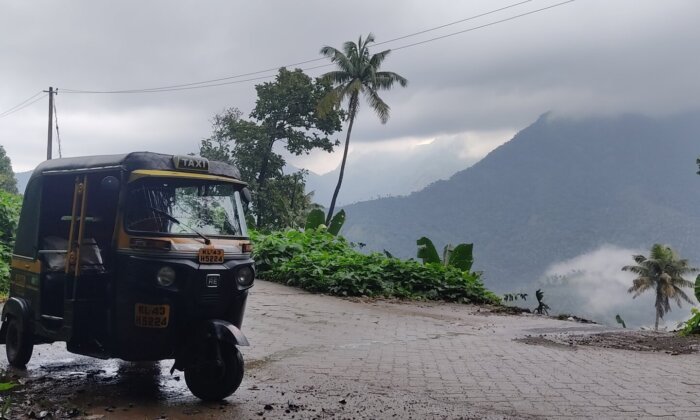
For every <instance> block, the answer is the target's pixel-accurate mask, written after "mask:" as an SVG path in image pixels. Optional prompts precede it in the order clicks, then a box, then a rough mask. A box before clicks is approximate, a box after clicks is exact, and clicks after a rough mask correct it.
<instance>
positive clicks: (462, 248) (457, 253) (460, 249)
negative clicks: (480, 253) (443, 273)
mask: <svg viewBox="0 0 700 420" xmlns="http://www.w3.org/2000/svg"><path fill="white" fill-rule="evenodd" d="M473 250H474V244H459V245H457V246H456V247H455V248H454V249H453V250H452V252H451V253H450V259H449V262H448V264H447V265H450V266H452V267H456V268H459V269H460V270H462V271H469V270H471V268H472V264H474V255H473V253H472V251H473Z"/></svg>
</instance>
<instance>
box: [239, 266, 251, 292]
mask: <svg viewBox="0 0 700 420" xmlns="http://www.w3.org/2000/svg"><path fill="white" fill-rule="evenodd" d="M235 276H236V283H238V285H239V286H240V287H248V286H250V285H251V284H253V277H255V275H254V274H253V269H252V268H250V266H247V265H246V266H243V267H241V268H239V269H238V270H236V274H235Z"/></svg>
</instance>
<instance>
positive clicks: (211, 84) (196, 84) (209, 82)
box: [62, 0, 575, 94]
mask: <svg viewBox="0 0 700 420" xmlns="http://www.w3.org/2000/svg"><path fill="white" fill-rule="evenodd" d="M531 1H532V0H524V1H520V2H517V3H513V4H510V5H507V6H504V7H501V8H498V9H494V10H491V11H488V12H484V13H480V14H478V15H474V16H470V17H467V18H464V19H459V20H456V21H453V22H449V23H446V24H443V25H439V26H435V27H432V28H428V29H424V30H421V31H418V32H413V33H410V34H408V35H403V36H400V37H397V38H392V39H389V40H386V41H382V42H378V43H375V44H374V45H375V46H377V45H383V44H388V43H390V42H395V41H399V40H402V39H406V38H410V37H414V36H418V35H422V34H425V33H428V32H432V31H436V30H438V29H443V28H446V27H448V26H452V25H456V24H458V23H463V22H466V21H470V20H474V19H477V18H480V17H484V16H487V15H491V14H494V13H497V12H501V11H503V10H507V9H510V8H513V7H516V6H520V5H522V4H525V3H529V2H531ZM572 1H575V0H569V1H567V2H564V3H560V4H558V5H555V6H550V7H545V8H542V9H538V10H535V11H532V12H528V13H524V14H521V15H518V16H515V17H511V18H508V19H503V20H501V21H497V22H492V23H490V24H486V25H482V26H481V27H486V26H491V25H495V24H497V23H501V22H506V21H508V20H513V19H516V18H518V17H522V16H526V15H528V14H532V13H536V12H539V11H542V10H546V9H550V8H552V7H556V6H560V5H562V4H565V3H570V2H572ZM481 27H477V28H470V29H468V30H464V31H459V32H456V33H453V34H448V35H445V36H442V37H436V38H434V39H432V40H438V39H441V38H445V37H447V36H452V35H456V34H459V33H463V32H469V31H473V30H475V29H479V28H481ZM430 41H431V40H427V41H421V42H419V43H415V45H420V44H423V43H426V42H430ZM413 45H414V44H410V45H408V46H401V47H398V48H394V49H403V48H408V47H409V46H413ZM322 60H326V58H325V57H320V58H315V59H310V60H304V61H299V62H296V63H291V64H286V65H283V66H276V67H270V68H267V69H263V70H258V71H253V72H249V73H241V74H236V75H232V76H227V77H221V78H218V79H210V80H203V81H199V82H192V83H182V84H175V85H168V86H159V87H152V88H140V89H123V90H84V89H68V88H63V89H62V90H63V92H64V93H94V94H124V93H157V92H173V91H179V90H190V89H200V88H207V87H216V86H225V85H229V84H237V83H244V82H250V81H255V80H261V79H268V78H271V77H274V75H266V76H261V77H254V78H248V79H244V80H237V81H230V82H224V81H225V80H231V79H238V78H240V77H246V76H254V75H257V74H262V73H269V72H271V71H277V70H278V69H279V68H280V67H293V66H298V65H303V64H309V63H313V62H317V61H322ZM329 65H330V64H325V65H321V66H314V67H308V68H302V70H313V69H317V68H321V67H326V66H329ZM217 82H223V83H217Z"/></svg>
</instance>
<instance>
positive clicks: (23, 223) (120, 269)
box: [0, 152, 255, 400]
mask: <svg viewBox="0 0 700 420" xmlns="http://www.w3.org/2000/svg"><path fill="white" fill-rule="evenodd" d="M249 201H250V192H249V191H248V189H247V188H246V184H245V182H243V181H242V180H241V179H240V173H239V171H238V170H237V169H236V168H235V167H233V166H231V165H228V164H224V163H221V162H214V161H211V162H210V161H208V160H206V159H203V158H199V157H193V156H171V155H163V154H157V153H148V152H136V153H129V154H126V155H108V156H89V157H75V158H65V159H55V160H49V161H46V162H43V163H42V164H40V165H39V166H38V167H37V168H36V169H35V170H34V172H33V174H32V176H31V178H30V180H29V183H28V185H27V188H26V192H25V195H24V203H23V206H22V211H21V215H20V219H19V226H18V228H17V234H16V242H15V248H14V253H13V256H12V265H11V279H10V297H9V300H8V301H7V303H5V306H4V308H3V310H2V327H0V343H4V344H5V346H6V352H7V359H8V361H9V363H10V365H12V366H15V367H24V366H25V365H26V364H27V363H28V362H29V359H30V358H31V356H32V350H33V346H34V345H35V344H42V343H53V342H57V341H63V342H66V347H67V350H68V351H69V352H72V353H76V354H81V355H87V356H91V357H97V358H101V359H107V358H119V359H123V360H126V361H158V360H164V359H174V360H175V361H174V365H173V367H172V369H171V373H172V372H173V371H174V370H182V371H184V373H185V375H184V376H185V381H186V383H187V386H188V388H189V389H190V391H192V393H193V394H194V395H195V396H197V397H198V398H201V399H203V400H219V399H223V398H226V397H228V396H229V395H231V394H232V393H233V392H235V390H236V389H237V388H238V386H239V385H240V383H241V380H242V378H243V358H242V356H241V353H240V351H239V349H238V346H247V345H248V340H247V339H246V337H245V336H244V335H243V333H242V332H241V323H242V321H243V314H244V311H245V305H246V300H247V297H248V290H249V289H250V288H251V287H252V286H253V281H254V278H255V267H254V264H253V260H252V259H251V251H252V246H251V242H250V240H249V238H248V236H247V229H246V223H245V217H244V213H243V211H244V205H245V203H247V202H249Z"/></svg>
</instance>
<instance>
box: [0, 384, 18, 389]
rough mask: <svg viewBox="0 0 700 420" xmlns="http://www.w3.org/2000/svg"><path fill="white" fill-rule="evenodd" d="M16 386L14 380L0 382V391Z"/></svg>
mask: <svg viewBox="0 0 700 420" xmlns="http://www.w3.org/2000/svg"><path fill="white" fill-rule="evenodd" d="M16 386H17V384H16V383H14V382H0V391H9V390H10V389H12V388H14V387H16Z"/></svg>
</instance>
